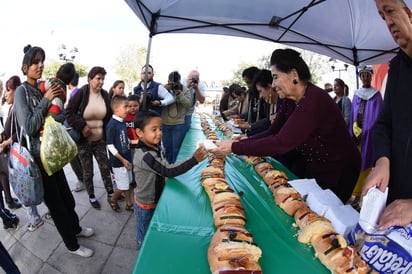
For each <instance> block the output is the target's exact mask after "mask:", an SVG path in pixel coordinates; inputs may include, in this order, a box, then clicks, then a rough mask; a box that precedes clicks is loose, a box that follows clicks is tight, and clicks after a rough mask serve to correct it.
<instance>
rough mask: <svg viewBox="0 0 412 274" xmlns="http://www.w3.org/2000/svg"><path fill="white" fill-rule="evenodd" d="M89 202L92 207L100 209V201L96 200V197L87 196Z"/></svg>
mask: <svg viewBox="0 0 412 274" xmlns="http://www.w3.org/2000/svg"><path fill="white" fill-rule="evenodd" d="M89 202H90V204H91V205H92V207H93V208H95V209H100V203H99V201H98V200H96V198H89Z"/></svg>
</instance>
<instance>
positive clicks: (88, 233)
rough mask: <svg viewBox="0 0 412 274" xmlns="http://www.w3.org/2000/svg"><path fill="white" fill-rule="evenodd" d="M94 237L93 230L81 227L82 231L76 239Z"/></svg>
mask: <svg viewBox="0 0 412 274" xmlns="http://www.w3.org/2000/svg"><path fill="white" fill-rule="evenodd" d="M93 235H94V230H93V228H90V227H82V231H80V232H79V234H77V235H76V236H77V237H86V238H87V237H90V236H93Z"/></svg>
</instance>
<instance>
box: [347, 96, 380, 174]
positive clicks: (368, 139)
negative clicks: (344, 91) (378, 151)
mask: <svg viewBox="0 0 412 274" xmlns="http://www.w3.org/2000/svg"><path fill="white" fill-rule="evenodd" d="M361 101H362V99H361V98H360V97H359V96H357V95H356V91H355V95H354V96H353V100H352V113H351V116H350V123H349V133H350V135H351V136H352V137H354V134H353V123H354V122H355V121H356V116H357V115H358V111H359V106H360V104H361ZM381 108H382V95H381V93H380V92H379V91H378V92H376V93H375V94H374V95H373V96H372V97H371V98H370V99H368V100H367V101H366V104H365V110H364V114H363V117H364V118H363V126H362V135H361V139H360V146H361V156H362V165H361V171H364V170H366V169H368V168H370V167H372V166H373V164H374V158H373V146H372V128H373V126H374V125H375V123H376V120H377V119H378V117H379V113H380V111H381Z"/></svg>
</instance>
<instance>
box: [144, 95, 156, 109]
mask: <svg viewBox="0 0 412 274" xmlns="http://www.w3.org/2000/svg"><path fill="white" fill-rule="evenodd" d="M144 99H145V102H144V103H145V106H146V109H149V108H150V107H151V106H152V101H153V100H155V99H154V98H153V94H151V93H150V92H146V94H145V97H144Z"/></svg>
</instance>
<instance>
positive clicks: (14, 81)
mask: <svg viewBox="0 0 412 274" xmlns="http://www.w3.org/2000/svg"><path fill="white" fill-rule="evenodd" d="M20 85H21V80H20V77H19V76H17V75H14V76H12V77H10V78H9V80H7V82H6V90H9V89H13V90H15V89H17V87H18V86H20Z"/></svg>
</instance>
